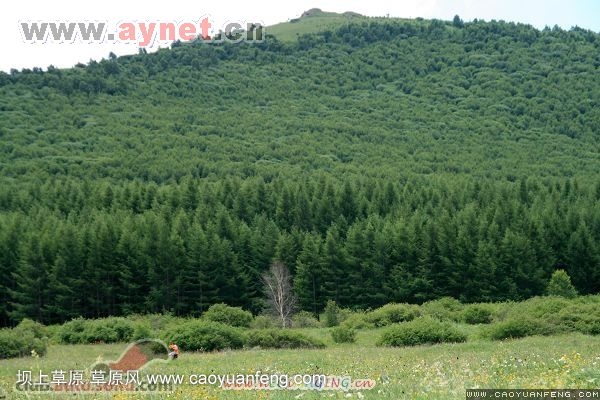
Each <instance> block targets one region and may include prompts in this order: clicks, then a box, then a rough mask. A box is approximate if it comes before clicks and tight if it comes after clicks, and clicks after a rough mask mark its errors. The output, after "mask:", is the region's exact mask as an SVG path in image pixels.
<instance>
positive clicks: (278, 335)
mask: <svg viewBox="0 0 600 400" xmlns="http://www.w3.org/2000/svg"><path fill="white" fill-rule="evenodd" d="M246 346H247V347H261V348H265V349H315V348H323V347H325V344H324V343H323V342H321V341H320V340H317V339H315V338H312V337H310V336H307V335H305V334H302V333H300V332H296V331H293V330H289V329H264V330H259V331H253V332H251V333H250V334H249V335H248V337H247V341H246Z"/></svg>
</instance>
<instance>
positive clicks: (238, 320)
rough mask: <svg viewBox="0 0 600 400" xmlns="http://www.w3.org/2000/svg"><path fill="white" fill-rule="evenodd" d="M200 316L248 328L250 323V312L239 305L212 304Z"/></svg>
mask: <svg viewBox="0 0 600 400" xmlns="http://www.w3.org/2000/svg"><path fill="white" fill-rule="evenodd" d="M202 318H204V319H206V320H208V321H213V322H220V323H222V324H225V325H229V326H239V327H244V328H249V327H250V324H251V323H252V313H250V312H249V311H245V310H243V309H242V308H241V307H231V306H228V305H227V304H224V303H219V304H213V305H212V306H210V307H209V308H208V310H206V312H204V314H202Z"/></svg>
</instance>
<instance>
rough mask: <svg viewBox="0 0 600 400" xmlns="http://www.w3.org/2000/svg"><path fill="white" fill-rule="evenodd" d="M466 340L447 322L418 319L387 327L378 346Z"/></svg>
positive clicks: (426, 318)
mask: <svg viewBox="0 0 600 400" xmlns="http://www.w3.org/2000/svg"><path fill="white" fill-rule="evenodd" d="M466 340H467V337H466V335H465V334H463V333H462V332H460V331H459V330H457V329H456V328H455V327H454V326H453V325H452V324H450V323H449V322H442V321H439V320H437V319H435V318H433V317H429V316H425V317H419V318H416V319H414V320H412V321H409V322H402V323H399V324H395V325H392V326H390V327H388V328H387V329H386V330H385V331H384V332H383V334H382V335H381V338H380V339H379V341H378V343H377V344H378V345H380V346H416V345H420V344H434V343H457V342H464V341H466Z"/></svg>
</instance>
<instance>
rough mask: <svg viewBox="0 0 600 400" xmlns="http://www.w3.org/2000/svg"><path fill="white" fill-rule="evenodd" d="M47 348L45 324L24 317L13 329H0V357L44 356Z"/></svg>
mask: <svg viewBox="0 0 600 400" xmlns="http://www.w3.org/2000/svg"><path fill="white" fill-rule="evenodd" d="M47 348H48V337H47V335H46V329H45V326H44V325H42V324H40V323H38V322H34V321H32V320H29V319H24V320H23V321H21V323H20V324H19V325H17V326H16V327H15V328H13V329H1V330H0V359H4V358H13V357H23V356H30V355H38V356H44V355H45V354H46V350H47Z"/></svg>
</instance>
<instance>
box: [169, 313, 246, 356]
mask: <svg viewBox="0 0 600 400" xmlns="http://www.w3.org/2000/svg"><path fill="white" fill-rule="evenodd" d="M164 340H165V342H170V341H172V342H175V343H177V344H178V345H179V348H180V349H181V350H186V351H198V350H200V351H213V350H224V349H239V348H241V347H242V346H243V345H244V342H245V336H244V333H243V331H242V329H241V328H237V327H233V326H230V325H225V324H223V323H221V322H214V321H206V320H202V319H190V320H188V321H186V322H184V323H181V324H178V325H175V326H173V327H172V328H171V329H167V331H166V332H165V333H164Z"/></svg>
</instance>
